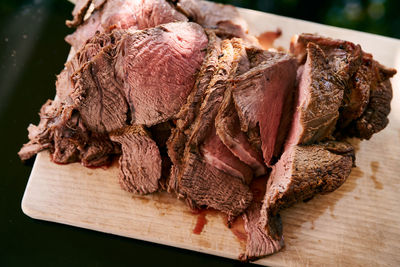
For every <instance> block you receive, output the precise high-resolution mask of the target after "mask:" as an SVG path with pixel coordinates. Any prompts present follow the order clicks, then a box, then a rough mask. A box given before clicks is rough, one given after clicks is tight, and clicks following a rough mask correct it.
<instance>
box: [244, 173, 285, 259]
mask: <svg viewBox="0 0 400 267" xmlns="http://www.w3.org/2000/svg"><path fill="white" fill-rule="evenodd" d="M266 182H267V179H266V177H260V178H258V179H255V180H253V181H252V183H251V184H250V189H251V192H252V193H253V201H252V202H251V205H250V206H249V207H248V209H247V210H246V211H245V212H244V213H243V215H242V217H243V220H244V228H245V231H246V233H247V242H246V251H245V253H243V254H241V255H240V256H239V259H240V260H241V261H253V260H257V259H258V258H260V257H262V256H266V255H269V254H272V253H275V252H278V251H279V250H281V248H282V247H283V245H284V242H283V236H282V222H281V219H280V217H279V216H276V217H274V223H275V225H274V229H276V230H277V231H278V232H279V234H280V237H281V238H280V239H277V240H275V239H274V238H272V237H271V236H270V235H269V234H268V233H267V231H266V229H265V228H264V227H262V226H261V225H260V223H259V221H260V216H261V214H260V211H261V208H262V201H263V199H264V195H265V188H266Z"/></svg>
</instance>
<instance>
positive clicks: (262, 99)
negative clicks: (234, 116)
mask: <svg viewBox="0 0 400 267" xmlns="http://www.w3.org/2000/svg"><path fill="white" fill-rule="evenodd" d="M271 53H272V52H271ZM296 70H297V63H296V60H295V59H294V58H293V57H291V56H289V55H286V54H281V53H274V54H273V55H272V56H271V59H270V60H268V61H264V62H263V63H262V64H260V65H258V66H256V67H254V68H252V69H250V70H249V71H248V72H246V73H244V74H242V75H240V76H238V77H236V78H235V79H234V87H233V90H232V94H233V99H234V102H235V106H236V110H237V111H238V115H239V119H240V125H241V130H242V131H244V132H247V131H248V130H249V129H253V128H256V127H257V125H258V126H259V128H260V133H261V143H262V152H263V157H264V161H265V163H266V164H267V165H270V164H271V160H272V157H273V155H274V151H275V142H276V139H277V136H278V129H279V125H280V121H281V117H282V111H283V110H285V107H284V103H285V99H286V98H287V97H290V96H292V94H293V91H294V88H295V83H296ZM267 103H268V104H267Z"/></svg>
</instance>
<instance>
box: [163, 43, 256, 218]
mask: <svg viewBox="0 0 400 267" xmlns="http://www.w3.org/2000/svg"><path fill="white" fill-rule="evenodd" d="M239 59H240V58H239V57H237V54H236V52H235V49H234V47H233V45H232V43H231V41H229V40H224V41H223V42H222V43H221V56H220V57H219V59H218V68H217V70H216V72H215V73H214V75H213V76H212V78H211V80H210V83H209V85H208V87H207V90H206V91H205V92H204V94H205V96H204V97H203V99H204V100H203V102H202V104H201V107H200V109H199V113H198V114H197V116H196V118H195V119H194V121H193V124H192V125H191V126H190V127H189V129H188V130H187V131H186V132H185V133H184V132H183V131H181V130H176V131H173V133H172V136H171V139H170V141H169V144H168V145H169V147H168V148H169V155H170V157H171V160H172V162H173V163H174V165H173V167H172V168H171V178H170V182H169V186H170V188H173V190H174V191H175V192H176V193H177V194H178V196H183V197H185V198H186V199H188V202H189V204H190V206H192V207H202V206H204V207H211V208H214V209H217V210H220V211H222V212H224V213H226V214H228V216H229V218H230V220H231V219H232V218H234V217H236V216H237V215H239V214H240V213H242V212H243V211H244V210H245V209H246V208H247V206H248V205H249V204H250V201H251V198H252V195H251V192H250V191H249V188H248V187H247V186H246V185H245V184H244V182H243V181H242V179H240V178H238V177H235V176H232V175H230V174H228V173H225V172H223V171H221V170H219V169H217V168H216V167H215V166H213V165H211V164H207V163H206V161H205V159H204V156H203V155H202V154H201V150H202V149H201V145H202V144H203V143H204V141H206V140H207V138H208V137H210V136H211V137H210V138H211V140H213V138H217V136H216V135H215V134H214V135H213V133H212V128H213V127H212V126H213V124H214V119H215V116H216V114H217V112H218V108H219V106H220V104H221V102H222V99H223V96H224V92H225V89H226V86H227V81H228V77H229V76H230V74H231V73H232V72H233V73H234V70H236V68H237V65H238V62H239ZM203 67H205V66H204V65H203ZM195 89H197V90H199V87H197V88H195ZM185 134H187V135H188V136H189V138H187V141H186V142H185V139H186V138H184V135H185ZM214 140H215V139H214ZM183 143H185V145H184V146H183ZM206 144H207V143H206ZM220 145H222V143H220ZM224 148H225V149H226V147H224ZM182 150H183V153H182ZM178 151H179V153H182V154H180V155H183V157H182V156H180V157H179V154H178V153H176V152H178ZM225 151H226V150H225ZM203 152H204V150H203ZM212 152H213V153H214V154H213V155H214V156H215V157H217V158H218V157H221V158H220V159H219V160H218V162H231V161H230V160H231V159H232V158H230V159H224V158H223V157H224V156H227V155H228V156H229V157H232V156H233V155H232V154H229V153H224V154H218V151H215V150H213V151H212ZM227 152H229V151H227ZM233 158H235V157H234V156H233ZM209 163H211V162H210V161H209ZM217 166H219V167H221V165H217ZM235 168H236V170H237V169H238V168H237V167H235ZM225 171H227V170H226V169H225Z"/></svg>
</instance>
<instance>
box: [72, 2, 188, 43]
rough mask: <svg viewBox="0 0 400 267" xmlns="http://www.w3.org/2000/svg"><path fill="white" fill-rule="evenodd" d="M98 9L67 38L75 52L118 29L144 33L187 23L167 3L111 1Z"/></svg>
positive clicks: (185, 19) (184, 18)
mask: <svg viewBox="0 0 400 267" xmlns="http://www.w3.org/2000/svg"><path fill="white" fill-rule="evenodd" d="M98 7H99V9H98V10H96V11H94V12H93V13H92V14H91V16H90V17H89V18H88V19H87V20H86V21H85V22H84V23H83V24H82V25H81V26H79V27H78V28H77V29H76V31H75V32H74V33H73V34H71V35H68V36H67V37H66V38H65V40H66V41H67V42H68V43H69V44H71V46H72V47H73V48H74V49H75V50H79V48H81V47H82V46H83V44H85V42H86V41H87V40H88V39H89V38H91V37H92V36H94V35H95V33H96V32H97V31H99V32H101V33H102V32H109V31H110V30H112V29H115V28H119V29H128V28H132V29H137V30H142V29H146V28H151V27H155V26H157V25H161V24H164V23H169V22H174V21H187V18H186V17H185V16H184V15H182V14H181V13H179V12H178V11H176V10H175V9H174V8H173V7H172V6H171V5H170V4H169V3H168V2H167V1H165V0H144V1H138V0H108V1H106V3H105V4H104V5H98Z"/></svg>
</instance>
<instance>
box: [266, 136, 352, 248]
mask: <svg viewBox="0 0 400 267" xmlns="http://www.w3.org/2000/svg"><path fill="white" fill-rule="evenodd" d="M353 164H354V150H353V147H352V146H351V145H350V144H347V143H344V142H334V141H330V142H326V143H321V144H316V145H308V146H304V145H296V146H291V147H290V148H289V149H287V150H285V152H284V153H283V155H282V157H281V159H280V161H278V163H277V164H276V165H275V166H274V168H273V170H272V173H271V175H270V177H269V180H268V184H267V191H266V194H265V198H264V201H263V208H262V209H261V219H260V224H261V226H263V227H264V228H266V229H267V232H268V233H269V235H270V236H272V237H273V238H274V239H278V240H279V239H280V238H281V234H280V231H277V229H276V227H275V225H271V221H273V220H274V217H275V216H277V215H278V212H279V211H280V210H282V209H284V208H287V207H289V206H292V205H293V204H295V203H297V202H300V201H303V200H308V199H311V198H312V197H314V196H315V195H316V194H325V193H329V192H332V191H334V190H336V189H337V188H338V187H340V186H341V185H342V184H343V183H344V181H345V180H346V179H347V177H348V176H349V175H350V172H351V168H352V166H353Z"/></svg>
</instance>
